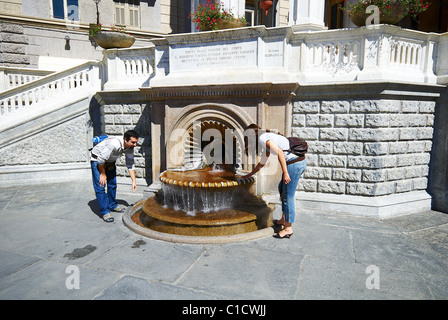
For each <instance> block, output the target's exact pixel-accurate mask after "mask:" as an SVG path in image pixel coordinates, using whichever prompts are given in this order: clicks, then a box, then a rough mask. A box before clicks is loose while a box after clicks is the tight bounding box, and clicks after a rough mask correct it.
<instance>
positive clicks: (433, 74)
mask: <svg viewBox="0 0 448 320" xmlns="http://www.w3.org/2000/svg"><path fill="white" fill-rule="evenodd" d="M446 38H447V35H446V34H442V35H439V34H433V33H424V32H419V31H414V30H407V29H402V28H399V27H396V26H391V25H379V26H373V27H369V28H366V27H364V28H354V29H337V30H324V31H312V32H310V31H307V32H303V31H294V29H293V28H289V27H288V28H270V29H266V28H265V27H260V26H258V27H251V28H242V29H238V30H221V31H218V32H215V33H214V34H213V36H210V34H209V33H207V32H203V33H196V34H179V35H168V36H166V37H165V38H163V39H154V40H153V41H152V45H151V46H149V47H146V48H136V49H121V50H107V51H105V55H104V60H103V63H104V64H105V66H106V67H105V70H106V83H105V86H104V88H105V89H106V90H115V89H120V88H122V89H138V88H139V87H152V88H154V87H157V86H165V85H178V86H181V85H189V84H194V83H201V84H225V83H238V82H242V81H244V82H251V83H253V82H273V83H274V82H297V83H299V84H301V85H306V84H326V83H335V82H338V83H350V82H360V81H403V82H412V83H427V84H436V83H438V82H439V83H445V82H446V80H444V79H446V77H447V73H448V72H447V69H448V67H447V65H448V62H447V61H446V59H444V58H443V57H442V56H443V50H445V49H446V47H447V44H446V42H447V40H446ZM438 43H440V45H439V46H438ZM445 51H446V50H445ZM439 58H440V59H439ZM435 61H439V65H437V66H436V64H435ZM440 64H441V65H440ZM210 69H213V71H214V72H213V75H210V74H209V73H207V74H204V73H203V70H210ZM242 75H244V76H243V77H242ZM123 79H126V81H121V80H123Z"/></svg>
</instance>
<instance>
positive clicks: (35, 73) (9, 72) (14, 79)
mask: <svg viewBox="0 0 448 320" xmlns="http://www.w3.org/2000/svg"><path fill="white" fill-rule="evenodd" d="M52 72H53V71H45V70H36V69H24V68H10V67H0V92H3V91H6V90H9V89H13V88H15V87H18V86H21V85H24V84H27V83H28V82H31V81H35V80H38V79H40V78H42V77H44V76H47V75H49V74H51V73H52Z"/></svg>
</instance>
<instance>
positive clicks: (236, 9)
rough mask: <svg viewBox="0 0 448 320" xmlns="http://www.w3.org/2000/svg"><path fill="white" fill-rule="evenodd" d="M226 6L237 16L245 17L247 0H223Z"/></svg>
mask: <svg viewBox="0 0 448 320" xmlns="http://www.w3.org/2000/svg"><path fill="white" fill-rule="evenodd" d="M222 3H223V4H224V8H226V9H230V10H231V12H232V13H233V15H234V16H235V17H241V16H242V17H244V10H245V7H246V1H245V0H222Z"/></svg>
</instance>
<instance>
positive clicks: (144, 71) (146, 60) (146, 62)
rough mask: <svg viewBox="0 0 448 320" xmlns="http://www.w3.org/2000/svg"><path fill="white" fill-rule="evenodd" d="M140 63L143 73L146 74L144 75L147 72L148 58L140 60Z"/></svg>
mask: <svg viewBox="0 0 448 320" xmlns="http://www.w3.org/2000/svg"><path fill="white" fill-rule="evenodd" d="M142 64H143V66H142V68H143V75H144V76H146V75H148V74H149V59H148V58H146V59H143V60H142Z"/></svg>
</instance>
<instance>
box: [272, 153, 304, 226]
mask: <svg viewBox="0 0 448 320" xmlns="http://www.w3.org/2000/svg"><path fill="white" fill-rule="evenodd" d="M305 169H306V159H303V160H302V161H298V162H296V163H291V164H289V165H288V174H289V177H290V178H291V181H290V182H289V183H288V184H285V183H284V182H283V175H282V180H281V181H280V183H279V184H278V191H279V193H280V198H281V200H282V211H283V213H284V214H285V221H286V222H288V223H293V222H295V221H296V204H295V198H294V195H295V193H296V189H297V184H298V183H299V179H300V176H301V175H302V173H303V172H304V171H305Z"/></svg>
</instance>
